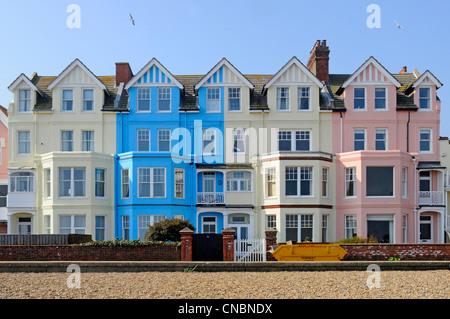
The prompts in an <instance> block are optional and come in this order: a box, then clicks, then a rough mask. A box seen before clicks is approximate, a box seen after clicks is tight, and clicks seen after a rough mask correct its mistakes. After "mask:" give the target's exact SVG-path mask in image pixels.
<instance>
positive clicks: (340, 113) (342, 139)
mask: <svg viewBox="0 0 450 319" xmlns="http://www.w3.org/2000/svg"><path fill="white" fill-rule="evenodd" d="M339 115H340V117H341V153H342V147H343V141H344V137H343V136H342V132H343V129H342V112H339Z"/></svg>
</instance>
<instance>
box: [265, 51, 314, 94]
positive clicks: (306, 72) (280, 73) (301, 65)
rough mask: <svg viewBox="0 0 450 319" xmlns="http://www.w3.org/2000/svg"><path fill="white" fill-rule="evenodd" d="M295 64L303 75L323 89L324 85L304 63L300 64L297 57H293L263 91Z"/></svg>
mask: <svg viewBox="0 0 450 319" xmlns="http://www.w3.org/2000/svg"><path fill="white" fill-rule="evenodd" d="M293 64H295V65H297V66H298V67H299V68H300V70H302V72H303V73H305V74H306V75H307V76H308V77H309V78H310V79H311V80H312V81H313V82H314V83H315V84H317V85H318V86H319V87H320V88H322V87H323V83H322V82H320V80H319V79H318V78H317V77H316V76H315V75H314V74H313V73H312V72H311V70H309V69H308V68H307V67H306V66H305V65H304V64H303V63H302V62H300V60H299V59H297V57H295V56H294V57H292V58H291V59H290V60H289V61H288V62H287V63H286V64H285V65H284V66H283V67H282V68H281V69H280V70H279V71H278V72H277V73H275V75H274V76H273V77H272V79H271V80H270V81H269V82H267V83H266V85H264V88H263V90H267V88H268V87H269V86H271V85H272V84H273V83H274V82H275V81H276V80H277V79H278V78H279V77H280V76H281V75H283V73H284V72H286V70H287V69H289V68H290V67H291V66H292V65H293Z"/></svg>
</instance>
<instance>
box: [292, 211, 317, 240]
mask: <svg viewBox="0 0 450 319" xmlns="http://www.w3.org/2000/svg"><path fill="white" fill-rule="evenodd" d="M287 229H296V238H297V240H295V241H296V242H304V241H305V240H306V239H307V238H308V237H307V236H306V235H305V234H304V232H305V231H307V230H310V231H311V238H310V240H311V241H312V240H313V238H314V214H286V225H285V231H286V240H288V238H287Z"/></svg>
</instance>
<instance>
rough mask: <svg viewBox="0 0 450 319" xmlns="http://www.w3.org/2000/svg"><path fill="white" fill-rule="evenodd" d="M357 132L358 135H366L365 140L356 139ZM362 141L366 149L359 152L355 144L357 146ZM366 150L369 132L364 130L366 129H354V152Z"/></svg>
mask: <svg viewBox="0 0 450 319" xmlns="http://www.w3.org/2000/svg"><path fill="white" fill-rule="evenodd" d="M357 132H358V133H361V132H363V133H364V139H363V140H361V139H356V133H357ZM360 141H363V142H364V148H363V149H359V150H357V149H356V147H355V144H356V142H360ZM366 149H367V131H366V129H364V128H355V129H353V150H354V151H365V150H366Z"/></svg>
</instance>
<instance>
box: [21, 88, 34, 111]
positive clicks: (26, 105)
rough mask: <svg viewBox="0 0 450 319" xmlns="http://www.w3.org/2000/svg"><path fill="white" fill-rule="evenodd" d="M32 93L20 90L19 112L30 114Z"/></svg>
mask: <svg viewBox="0 0 450 319" xmlns="http://www.w3.org/2000/svg"><path fill="white" fill-rule="evenodd" d="M30 92H31V91H30V90H19V112H30V105H31V93H30Z"/></svg>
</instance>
